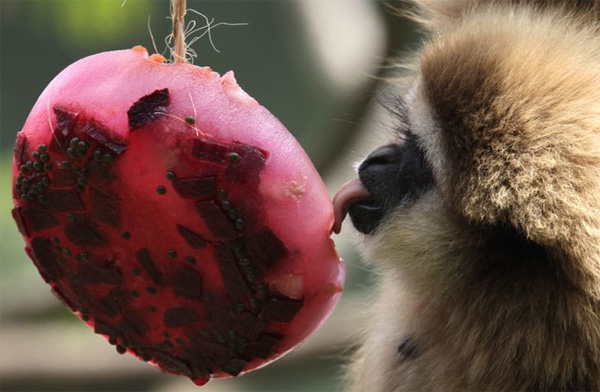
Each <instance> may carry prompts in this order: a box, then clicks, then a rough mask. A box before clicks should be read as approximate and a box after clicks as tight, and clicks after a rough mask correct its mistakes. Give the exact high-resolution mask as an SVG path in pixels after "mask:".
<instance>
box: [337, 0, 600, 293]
mask: <svg viewBox="0 0 600 392" xmlns="http://www.w3.org/2000/svg"><path fill="white" fill-rule="evenodd" d="M413 6H414V8H413V10H412V11H411V12H413V16H414V18H415V19H416V20H418V21H419V22H420V23H422V25H423V26H425V27H426V28H427V29H428V31H429V33H430V38H429V40H428V41H427V42H426V43H425V45H424V46H423V48H422V50H421V52H420V53H419V54H418V56H417V57H416V61H415V63H414V64H413V69H414V73H413V76H412V78H411V81H410V87H409V88H408V89H407V91H406V93H405V94H404V95H403V96H400V97H399V98H398V101H399V103H398V105H397V107H398V116H399V118H400V121H399V124H400V126H399V129H398V131H397V140H396V141H394V142H393V143H391V144H388V145H385V146H382V147H379V148H377V149H376V150H374V151H373V152H372V153H371V154H370V155H368V156H367V157H366V159H365V160H364V161H363V162H362V164H361V165H360V167H359V168H358V180H355V181H352V182H350V183H348V184H346V185H345V186H344V187H343V188H342V189H341V190H340V192H339V193H338V195H337V196H336V198H335V204H336V213H337V217H338V222H337V228H339V225H340V224H341V223H340V222H341V220H342V219H343V216H344V215H345V212H346V211H347V212H348V213H349V215H350V218H351V219H352V222H353V224H354V226H355V228H356V229H357V230H358V231H359V232H361V233H364V234H365V235H366V236H365V242H366V248H367V250H366V254H367V258H368V259H372V260H376V261H377V262H379V263H382V265H385V266H389V267H397V266H399V265H400V266H402V267H403V268H410V266H409V264H411V263H414V262H418V264H419V268H421V269H424V270H427V269H428V268H429V271H430V272H431V271H434V270H435V269H436V268H439V269H440V270H445V271H448V268H453V267H456V270H455V271H454V272H455V273H456V275H457V276H458V275H462V276H463V277H464V275H465V273H464V272H463V271H462V270H461V269H462V268H464V264H461V265H460V266H448V265H444V263H447V261H444V260H453V258H454V259H455V258H456V255H457V254H458V253H461V252H462V253H461V254H463V255H464V256H465V257H466V258H468V259H470V260H471V261H472V262H473V263H476V262H477V261H478V260H480V259H482V258H483V259H485V257H486V256H485V255H486V254H488V255H489V254H490V252H495V254H496V255H500V256H498V257H500V258H502V257H505V256H506V257H512V256H515V255H516V256H518V257H521V258H522V257H529V256H531V255H532V254H535V255H537V256H535V257H538V256H539V257H542V258H544V259H546V261H547V262H548V263H552V265H553V266H554V267H552V268H554V269H555V272H556V271H559V272H558V274H561V276H564V277H566V279H567V280H568V281H569V282H570V283H573V284H574V285H576V286H577V287H579V288H581V289H584V290H586V292H588V293H590V292H593V293H594V296H595V298H597V299H598V298H600V27H599V23H598V21H599V20H600V1H591V0H590V1H576V0H571V1H569V0H566V1H555V0H552V1H550V0H537V1H533V0H531V1H527V0H503V1H501V0H497V1H493V0H490V1H484V0H471V1H469V0H457V1H450V0H448V1H444V0H422V1H419V2H417V4H414V5H413ZM499 238H500V239H499ZM524 248H528V249H529V250H525V251H523V252H525V254H517V253H519V252H520V250H522V249H524ZM469 250H470V253H469ZM511 252H512V253H511ZM515 252H516V253H515ZM527 252H534V253H532V254H530V253H527ZM432 255H433V257H431V256H432ZM528 255H529V256H528ZM407 257H408V258H410V260H406V258H407ZM490 257H492V256H490ZM531 257H533V256H531ZM539 257H538V258H539ZM400 259H404V260H400ZM463 259H464V257H463ZM423 260H427V261H425V262H422V261H423ZM463 262H464V260H463ZM427 263H429V265H425V264H427ZM413 268H417V267H414V266H413ZM420 273H421V275H422V274H423V273H425V272H420ZM433 274H435V273H433ZM416 275H418V273H417V274H416ZM427 278H428V279H430V278H431V276H429V277H427ZM429 284H431V282H430V283H429Z"/></svg>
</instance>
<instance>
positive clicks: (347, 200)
mask: <svg viewBox="0 0 600 392" xmlns="http://www.w3.org/2000/svg"><path fill="white" fill-rule="evenodd" d="M370 198H371V195H370V194H369V192H367V190H366V189H365V187H364V186H363V184H362V182H360V180H359V179H358V178H356V179H354V180H351V181H348V182H347V183H345V184H344V185H342V187H341V188H340V190H339V191H338V192H337V194H336V195H335V196H334V197H333V213H334V216H335V221H334V223H333V232H334V233H335V234H339V233H340V231H341V230H342V221H343V220H344V218H346V214H348V209H349V208H350V206H351V205H352V204H354V203H356V202H358V201H362V200H368V199H370Z"/></svg>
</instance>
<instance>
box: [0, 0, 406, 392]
mask: <svg viewBox="0 0 600 392" xmlns="http://www.w3.org/2000/svg"><path fill="white" fill-rule="evenodd" d="M188 8H193V9H195V10H197V11H199V12H202V13H203V14H205V15H206V16H207V17H208V18H209V19H212V18H214V19H215V23H218V22H229V23H247V25H245V26H219V27H216V28H215V29H214V30H212V37H213V42H214V44H215V45H216V46H217V48H218V49H219V50H220V53H218V52H216V51H215V50H214V49H213V48H212V47H211V44H210V42H209V40H208V38H207V37H206V36H205V37H204V38H202V39H200V40H198V41H197V42H196V43H195V44H194V45H193V47H192V49H194V51H195V52H196V53H197V54H198V58H197V59H196V60H195V64H197V65H209V66H210V67H211V68H213V69H214V70H216V71H218V72H220V73H224V72H226V71H228V70H230V69H233V70H235V73H236V78H237V80H238V82H239V83H240V85H241V86H242V87H243V88H244V90H246V91H247V92H248V93H249V94H250V95H251V96H253V97H254V98H256V99H257V100H258V101H259V102H260V103H261V104H262V105H263V106H265V107H267V108H268V109H269V110H270V111H271V112H272V113H273V114H274V115H275V116H277V117H278V118H279V119H280V120H281V122H283V124H285V125H286V127H287V128H288V129H289V130H290V131H291V132H292V133H293V134H294V135H295V136H296V137H297V138H298V140H299V141H300V143H301V144H302V145H303V146H304V148H305V149H306V150H307V152H308V154H309V156H310V157H311V159H312V160H313V162H314V163H315V165H316V166H317V168H318V170H319V172H320V173H321V174H322V176H323V177H324V179H325V181H326V183H327V185H328V188H329V190H330V192H331V194H332V195H333V193H334V192H335V190H336V189H337V188H338V187H339V186H340V185H341V184H342V183H343V182H345V181H346V180H348V179H350V178H351V177H352V175H353V173H352V164H353V163H354V162H355V161H357V160H359V159H360V157H361V156H363V154H364V153H366V152H367V151H369V150H370V149H371V147H372V146H374V145H376V144H378V143H379V142H381V141H382V140H385V135H384V134H385V128H387V127H388V126H389V125H388V123H389V124H391V122H390V119H389V118H386V117H385V114H383V115H382V114H381V112H382V111H381V109H380V108H378V107H377V105H376V104H373V101H374V98H375V97H376V96H377V95H378V94H379V93H380V92H381V91H388V89H389V88H388V87H387V85H386V83H385V82H381V77H385V76H395V74H394V72H395V71H393V69H392V70H390V68H389V67H388V65H389V64H390V62H389V60H388V59H390V58H394V57H396V55H397V53H399V52H402V51H404V50H406V49H407V48H408V47H409V46H410V45H411V43H413V42H415V41H416V33H415V32H414V31H413V26H411V25H409V24H408V23H407V22H406V21H403V20H401V19H400V18H398V17H396V16H394V15H392V13H391V11H390V10H389V8H388V7H387V5H386V4H385V3H383V2H379V1H370V0H281V1H257V0H245V1H242V0H237V1H223V0H221V1H204V0H188ZM169 9H170V6H169V2H168V1H167V0H127V1H125V2H124V1H123V0H0V20H1V24H0V89H1V94H0V241H1V243H0V389H1V390H3V391H109V390H110V391H142V390H143V391H192V390H196V389H197V388H196V387H195V386H194V385H193V384H192V383H191V382H190V381H189V380H187V379H184V378H182V377H176V376H171V375H164V374H161V373H160V372H158V371H157V370H156V369H154V368H152V367H151V366H148V365H146V364H143V363H142V362H140V361H138V360H137V359H135V358H133V357H129V356H119V355H118V354H117V353H116V352H115V351H114V348H113V347H111V346H109V345H108V344H106V342H105V341H104V339H103V338H102V337H100V336H97V335H94V334H93V333H92V332H91V331H90V330H89V329H88V328H87V327H86V326H84V325H83V323H81V322H80V321H79V320H78V319H77V318H76V317H75V316H73V315H72V314H70V313H69V312H68V311H67V310H66V309H64V308H63V307H62V306H61V305H60V304H59V303H58V301H57V300H56V299H55V298H54V297H53V296H52V294H51V293H50V290H49V288H48V287H47V286H46V285H45V284H44V283H43V281H42V279H41V278H40V277H39V275H38V273H37V271H36V269H35V267H34V266H33V264H32V263H31V262H30V260H29V259H28V258H27V257H26V255H25V253H24V251H23V248H24V243H23V241H22V239H21V237H20V236H19V234H18V232H17V229H16V227H15V224H14V222H13V220H12V218H11V216H10V210H11V208H12V200H11V188H10V168H11V158H12V148H13V145H14V140H15V136H16V133H17V132H18V131H19V130H20V128H21V127H22V125H23V123H24V121H25V119H26V117H27V114H28V112H29V110H30V109H31V107H32V106H33V104H34V103H35V101H36V99H37V96H38V95H39V94H40V93H41V92H42V90H43V89H44V87H45V86H46V85H47V84H48V83H49V82H50V81H51V80H52V78H53V77H54V76H55V75H56V74H58V73H59V72H60V71H61V70H62V69H63V68H65V67H66V66H67V65H69V64H70V63H72V62H74V61H76V60H77V59H79V58H82V57H85V56H88V55H91V54H94V53H97V52H102V51H108V50H115V49H123V48H130V47H132V46H134V45H138V44H141V45H143V46H145V47H146V48H148V50H149V51H150V52H152V47H153V44H152V40H151V35H150V33H149V29H148V25H150V28H151V31H152V34H153V36H154V37H155V39H156V44H157V47H158V50H159V52H161V53H163V54H164V55H165V56H166V57H168V51H166V50H165V43H164V37H166V36H167V35H168V34H169V33H170V28H171V25H170V19H168V15H169ZM149 17H150V20H149V19H148V18H149ZM191 20H196V21H197V23H198V26H202V25H203V23H204V21H203V19H202V18H201V17H199V16H197V15H194V14H192V13H188V16H187V21H191ZM197 35H199V33H198V34H197ZM381 135H384V136H381ZM348 226H349V225H346V227H345V229H344V231H343V232H342V235H340V236H337V237H335V238H334V239H335V241H336V244H337V247H338V250H339V252H340V254H341V256H342V257H343V258H344V259H345V260H346V262H347V264H348V280H347V284H346V289H345V293H344V296H343V299H342V301H341V304H340V306H339V308H338V309H337V310H336V312H335V313H334V315H333V317H332V318H331V319H330V320H329V321H328V322H327V323H326V325H325V326H324V327H323V328H322V330H321V331H319V332H318V333H317V334H316V335H315V336H314V337H312V338H310V339H309V340H308V342H307V343H306V344H304V345H303V346H302V347H301V348H300V349H298V350H297V351H295V352H294V353H292V354H290V355H288V356H286V357H285V358H284V359H281V360H279V361H277V362H276V363H274V364H273V365H271V366H269V367H267V368H265V369H263V370H260V371H256V372H253V373H251V374H249V375H246V376H243V377H241V378H239V379H235V380H223V381H221V380H219V381H215V382H211V383H209V384H208V385H207V386H206V387H203V390H204V391H207V392H210V391H228V392H236V391H240V392H244V391H340V390H343V387H342V384H341V381H340V380H341V377H340V375H341V374H342V365H343V363H344V356H345V355H347V354H348V352H349V351H350V350H351V349H352V347H353V339H352V333H353V332H355V331H356V330H358V325H359V324H360V314H361V312H360V309H361V306H363V305H362V300H363V299H364V298H365V297H367V296H368V294H367V293H368V291H369V290H368V289H369V286H370V285H371V284H372V280H373V276H372V273H371V272H369V271H368V270H366V269H365V268H364V267H361V266H360V263H359V257H358V255H357V254H356V249H355V248H354V247H353V246H352V245H353V243H354V242H356V238H355V237H354V234H353V233H352V230H351V228H349V227H348Z"/></svg>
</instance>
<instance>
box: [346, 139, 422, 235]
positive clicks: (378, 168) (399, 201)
mask: <svg viewBox="0 0 600 392" xmlns="http://www.w3.org/2000/svg"><path fill="white" fill-rule="evenodd" d="M358 178H359V180H360V182H361V183H362V185H363V186H364V188H365V189H366V191H367V192H368V193H369V195H370V198H368V199H364V200H359V201H357V202H356V203H354V204H352V205H351V206H350V207H349V209H348V213H349V215H350V219H352V224H353V225H354V227H356V229H357V230H358V231H360V232H361V233H364V234H369V233H371V232H373V231H374V230H375V229H376V228H377V227H378V226H379V224H380V223H381V222H382V220H383V218H384V217H385V216H386V215H388V213H389V212H391V211H392V210H393V209H394V208H396V207H398V206H400V205H403V204H406V203H408V202H410V201H411V200H415V199H416V198H417V197H419V196H420V195H421V194H422V193H423V192H424V191H426V190H427V189H428V188H430V187H431V186H432V185H433V176H432V173H431V169H430V167H429V165H428V163H427V162H426V161H425V157H424V154H423V151H422V150H421V148H420V146H419V145H418V143H417V140H416V137H415V136H414V135H413V134H411V133H407V134H406V138H405V140H404V141H403V142H402V144H395V143H393V144H387V145H384V146H381V147H379V148H377V149H375V150H374V151H373V152H371V154H369V155H368V156H367V158H366V159H365V160H364V161H363V162H362V164H361V165H360V166H359V168H358Z"/></svg>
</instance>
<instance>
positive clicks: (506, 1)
mask: <svg viewBox="0 0 600 392" xmlns="http://www.w3.org/2000/svg"><path fill="white" fill-rule="evenodd" d="M403 2H404V4H412V5H414V7H413V8H412V9H410V10H409V11H408V12H404V13H408V16H409V17H410V18H412V19H414V20H415V21H416V22H417V23H420V24H421V25H423V26H424V27H426V28H427V29H428V30H431V31H437V30H440V29H444V27H445V26H446V25H448V24H449V23H452V22H454V21H456V20H458V19H460V18H461V17H462V16H463V15H464V14H466V13H469V12H472V11H473V10H475V9H482V8H486V7H494V6H508V7H510V8H511V9H518V8H519V7H530V8H531V7H533V8H535V9H537V10H540V11H541V10H544V9H552V8H554V9H557V8H558V9H561V10H562V11H563V12H568V13H573V14H579V15H581V16H583V17H588V18H589V17H591V18H592V19H595V20H600V0H403ZM400 8H404V7H402V6H401V7H400ZM409 8H410V7H409Z"/></svg>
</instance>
